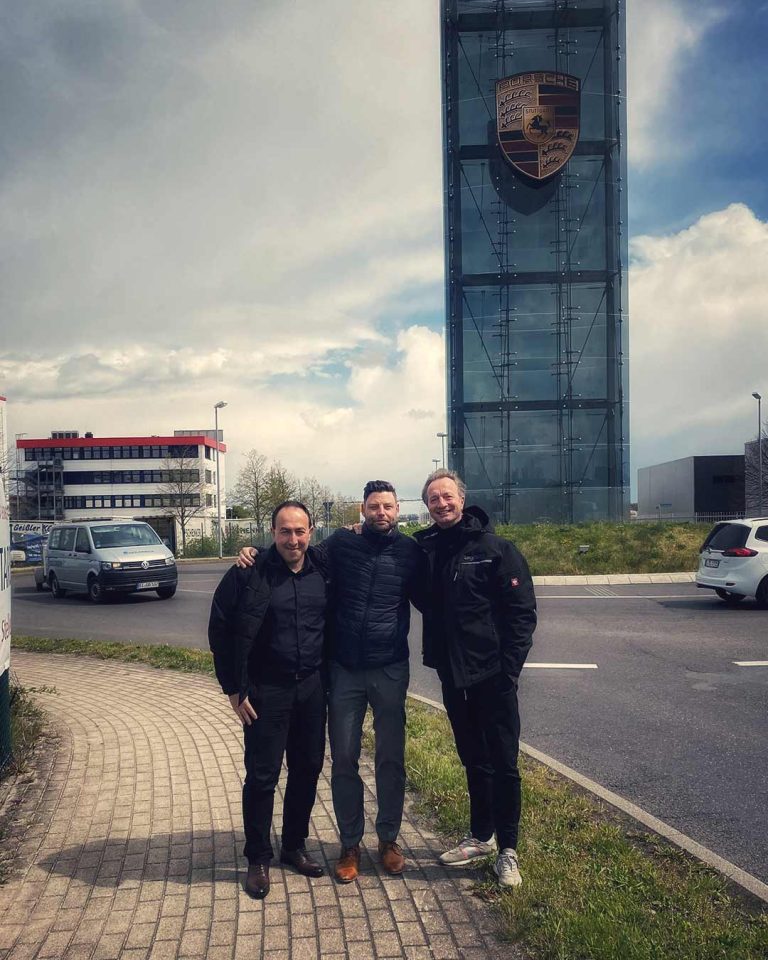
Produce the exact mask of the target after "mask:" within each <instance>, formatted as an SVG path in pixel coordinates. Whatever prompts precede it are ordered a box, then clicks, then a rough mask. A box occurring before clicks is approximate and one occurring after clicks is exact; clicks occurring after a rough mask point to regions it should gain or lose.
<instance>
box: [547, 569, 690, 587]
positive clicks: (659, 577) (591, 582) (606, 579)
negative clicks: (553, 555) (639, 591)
mask: <svg viewBox="0 0 768 960" xmlns="http://www.w3.org/2000/svg"><path fill="white" fill-rule="evenodd" d="M695 579H696V574H695V573H688V572H685V573H604V574H586V575H569V576H565V575H563V576H560V575H551V576H546V577H534V578H533V583H534V585H535V586H537V587H568V586H599V585H603V586H617V585H618V584H636V583H693V582H694V580H695Z"/></svg>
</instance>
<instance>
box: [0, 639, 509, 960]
mask: <svg viewBox="0 0 768 960" xmlns="http://www.w3.org/2000/svg"><path fill="white" fill-rule="evenodd" d="M13 667H14V670H15V672H17V673H18V675H19V677H20V679H21V681H22V682H23V684H24V685H25V686H28V687H37V688H40V687H45V686H48V687H50V686H55V688H56V689H55V692H45V691H39V692H38V693H36V694H35V696H36V698H38V699H39V701H40V702H41V704H42V705H43V706H44V708H45V709H46V711H47V713H48V715H49V717H50V718H51V721H52V724H51V725H52V727H53V729H54V730H55V731H56V733H57V734H58V738H59V741H58V744H57V746H56V748H55V749H53V748H51V749H48V750H47V751H45V757H44V762H43V763H42V769H41V773H40V775H39V776H38V777H37V778H36V780H34V781H33V782H32V783H30V784H20V785H19V787H18V788H17V791H21V793H22V794H23V795H22V796H20V797H19V796H17V798H16V804H17V806H16V808H15V810H14V818H13V822H12V826H11V828H10V832H9V834H8V835H7V836H6V837H5V839H4V846H5V848H6V856H7V855H8V854H10V855H11V856H12V857H13V859H12V861H11V866H12V870H13V873H12V877H11V880H10V882H9V883H8V884H7V885H6V886H4V887H0V960H6V958H7V960H27V958H30V960H31V958H46V957H49V958H66V960H111V958H126V960H127V958H131V960H145V958H151V960H169V958H174V960H175V958H203V957H207V958H210V960H225V958H240V957H243V958H246V957H247V958H248V960H258V958H262V957H264V958H267V957H268V958H269V960H311V958H316V957H317V958H319V957H322V958H323V960H342V958H351V960H367V958H378V957H392V958H395V957H405V958H408V960H422V958H425V960H426V958H429V960H452V958H462V960H463V958H466V960H481V958H482V960H485V958H502V957H506V958H510V957H517V956H519V954H518V952H517V951H516V949H515V948H513V947H511V946H509V945H505V944H501V943H499V942H498V941H497V939H496V937H495V934H494V930H495V925H494V922H493V919H492V918H491V917H490V915H489V913H488V909H487V907H485V906H484V905H483V904H482V903H480V902H479V901H478V900H477V899H476V898H474V897H472V896H469V895H468V892H469V889H470V887H471V885H472V874H471V872H469V871H459V873H458V874H457V873H455V872H450V873H449V872H448V871H447V870H445V869H443V868H442V867H440V866H439V864H436V863H435V857H436V854H437V852H439V850H440V843H439V842H438V841H437V839H436V838H435V837H434V835H432V834H431V833H430V832H429V831H428V830H426V829H425V828H424V826H423V825H422V824H421V823H419V822H418V820H417V819H416V818H414V817H413V816H412V815H411V814H410V812H409V811H408V810H407V811H406V819H405V821H404V824H403V830H402V834H401V840H402V843H403V848H404V852H405V853H406V856H407V857H408V858H409V869H408V870H407V872H406V874H405V875H404V877H401V878H395V877H389V876H387V875H386V874H382V873H381V872H380V871H379V868H378V864H377V863H376V862H375V860H372V859H371V857H370V856H369V855H368V854H367V853H365V854H364V857H363V869H364V874H363V875H362V877H361V880H360V882H359V883H358V884H350V885H349V886H339V885H338V884H336V883H334V882H333V881H332V880H331V879H330V877H328V876H326V877H323V878H321V879H319V880H312V881H310V880H308V879H306V878H304V877H301V876H299V875H298V874H296V873H293V872H290V871H289V868H286V870H285V871H283V869H282V868H280V867H279V866H273V868H272V872H271V876H272V890H271V892H270V895H269V897H268V899H267V900H265V901H262V902H257V901H253V900H251V899H250V898H248V897H247V896H246V895H245V894H244V893H243V892H242V881H243V871H244V867H245V864H244V862H243V860H242V858H241V857H240V855H239V854H240V851H241V850H242V843H243V839H242V825H241V814H240V784H241V780H240V777H241V767H242V759H241V734H240V731H239V726H238V724H237V721H236V719H235V717H234V716H233V715H232V714H231V712H230V711H229V708H228V705H227V703H226V700H225V698H224V697H223V696H222V694H221V693H220V692H219V689H218V687H217V686H216V684H215V683H214V682H213V681H212V680H211V679H208V678H205V677H195V676H190V675H188V674H182V673H174V672H171V671H159V670H153V669H151V668H149V667H143V666H133V665H127V664H121V663H117V662H111V661H96V660H90V659H87V658H74V657H72V658H70V657H59V656H47V655H41V654H22V653H19V654H16V655H15V657H14V663H13ZM363 773H364V777H365V780H366V802H367V805H368V810H369V812H370V810H372V809H373V804H372V802H371V801H372V794H371V784H372V783H373V771H372V769H371V768H370V766H369V765H366V766H365V768H364V770H363ZM281 788H282V784H281ZM281 806H282V801H281V799H279V800H278V801H277V802H276V808H277V809H276V813H277V812H278V811H279V809H280V808H281ZM312 829H313V831H314V832H313V835H312V836H310V838H309V841H308V844H307V845H308V848H309V849H310V850H311V851H314V852H315V853H319V854H320V857H321V859H324V860H325V861H326V863H327V864H329V865H330V864H332V862H333V860H334V858H335V856H336V855H337V852H338V840H337V834H336V830H335V827H334V822H333V816H332V808H331V801H330V784H329V781H328V766H327V765H326V769H325V770H324V773H323V777H322V778H321V781H320V789H319V796H318V802H317V805H316V807H315V813H314V816H313V824H312ZM366 842H367V843H368V845H369V847H370V848H372V849H374V850H375V832H374V830H373V826H372V823H371V822H370V820H369V822H368V826H367V831H366Z"/></svg>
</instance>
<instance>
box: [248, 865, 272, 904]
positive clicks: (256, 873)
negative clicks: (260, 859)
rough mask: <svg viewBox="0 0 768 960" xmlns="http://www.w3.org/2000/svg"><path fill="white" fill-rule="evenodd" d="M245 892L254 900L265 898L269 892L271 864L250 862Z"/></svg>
mask: <svg viewBox="0 0 768 960" xmlns="http://www.w3.org/2000/svg"><path fill="white" fill-rule="evenodd" d="M245 892H246V893H247V894H248V896H249V897H253V899H254V900H263V899H264V897H266V895H267V894H268V893H269V864H268V863H249V864H248V875H247V876H246V878H245Z"/></svg>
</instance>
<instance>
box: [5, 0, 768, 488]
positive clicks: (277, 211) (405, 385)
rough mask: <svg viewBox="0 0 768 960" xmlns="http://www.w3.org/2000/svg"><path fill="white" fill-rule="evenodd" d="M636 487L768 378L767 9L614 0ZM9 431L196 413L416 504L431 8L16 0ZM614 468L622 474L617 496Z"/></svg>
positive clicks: (432, 422)
mask: <svg viewBox="0 0 768 960" xmlns="http://www.w3.org/2000/svg"><path fill="white" fill-rule="evenodd" d="M628 7H629V18H630V19H629V37H628V65H629V74H630V82H629V90H628V97H629V108H630V124H629V139H628V146H629V149H628V156H629V162H630V174H629V203H630V236H631V258H630V259H631V268H630V276H629V285H630V286H629V289H630V364H631V384H630V390H631V438H632V475H633V479H634V477H635V476H636V471H637V468H638V467H641V466H646V465H648V464H650V463H654V462H658V461H661V460H666V459H672V458H674V457H677V456H686V455H689V454H692V453H730V452H738V451H739V450H740V449H741V448H742V444H743V442H744V441H745V440H747V439H750V438H751V437H752V436H754V432H755V424H754V420H755V411H754V409H753V407H754V401H753V400H752V399H751V396H750V394H751V392H752V390H761V391H762V390H763V389H764V390H765V391H766V392H767V393H768V382H766V374H765V356H766V354H767V353H768V333H767V332H766V331H767V330H768V324H766V323H765V321H764V304H765V303H766V302H768V278H766V270H765V264H766V262H768V259H767V258H768V225H767V224H766V221H767V220H768V193H767V189H766V182H765V167H766V162H765V159H764V158H765V144H766V136H767V134H766V124H765V122H764V113H765V110H764V106H763V101H764V99H765V96H764V94H765V85H766V84H765V75H766V69H765V67H764V66H763V63H762V61H763V59H764V57H763V51H762V50H761V43H762V41H763V39H764V38H765V36H766V35H767V33H768V30H767V28H768V5H767V4H765V3H760V2H759V0H758V2H753V3H747V2H746V0H728V2H725V0H698V2H694V0H628ZM0 16H2V28H3V29H2V30H0V81H2V90H3V91H4V97H3V100H2V102H0V112H1V113H0V119H1V120H2V124H3V131H4V136H3V140H2V144H0V151H2V164H0V227H1V229H0V290H1V291H2V293H1V294H0V296H1V297H2V312H1V313H0V324H2V340H1V341H0V393H4V394H6V395H7V396H8V397H9V409H8V416H9V432H10V433H16V432H25V433H27V434H28V435H29V436H45V435H47V434H48V433H49V432H50V430H51V429H68V428H75V429H80V430H81V431H85V430H91V431H93V432H94V433H96V434H97V435H99V434H101V435H107V434H111V435H114V434H116V433H124V434H131V433H135V434H144V433H158V434H159V433H165V432H169V431H171V430H172V429H173V428H174V427H181V428H202V427H210V426H211V424H212V420H213V404H214V403H215V402H216V401H217V400H220V399H225V400H226V401H227V402H228V406H227V408H226V409H225V410H224V411H223V412H222V417H221V425H222V426H223V427H224V429H225V433H226V437H227V440H228V442H229V444H230V449H231V453H232V456H231V458H230V463H229V477H230V479H233V478H234V476H235V474H236V472H237V468H238V461H240V457H241V455H242V454H243V453H245V452H247V451H248V450H249V449H250V448H252V447H256V448H258V449H259V450H260V451H261V452H263V453H265V454H266V455H267V456H268V457H270V458H274V459H280V460H281V461H282V462H283V463H284V464H285V466H287V467H288V468H289V469H291V470H292V471H293V472H295V473H297V474H299V475H307V474H315V475H317V477H318V478H319V479H320V480H322V481H323V482H326V483H327V484H328V485H330V486H331V487H332V488H333V489H334V490H338V491H341V492H350V493H354V492H355V491H357V490H358V489H359V488H361V487H362V484H363V483H364V482H365V480H367V479H369V477H370V476H373V475H386V476H389V477H391V478H392V479H394V480H396V481H397V483H398V486H399V487H400V489H401V492H402V493H403V494H404V495H405V496H414V495H416V494H417V492H418V490H419V489H420V486H421V482H422V479H423V476H424V474H425V473H426V472H427V471H428V470H429V469H430V468H431V466H432V458H433V457H435V456H439V454H440V441H439V440H438V439H437V438H436V437H435V434H436V433H437V432H438V431H440V430H442V429H443V427H444V417H445V413H444V407H445V388H444V346H443V342H442V309H443V246H442V210H441V190H442V184H441V176H442V171H441V138H440V80H439V36H438V4H437V2H436V0H423V2H422V0H391V2H389V3H387V4H360V3H357V4H353V3H352V2H351V0H326V2H324V3H323V4H317V3H316V2H314V0H260V2H259V3H256V4H254V3H253V2H252V0H219V2H217V3H216V4H211V3H210V2H209V0H185V3H184V4H178V3H177V2H175V0H68V2H67V4H64V5H63V4H61V3H60V2H58V0H36V2H35V3H34V4H30V3H29V2H28V0H7V2H6V4H5V5H4V8H3V13H2V14H1V15H0ZM633 486H634V484H633Z"/></svg>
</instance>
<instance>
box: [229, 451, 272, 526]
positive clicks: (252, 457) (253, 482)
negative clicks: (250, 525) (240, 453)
mask: <svg viewBox="0 0 768 960" xmlns="http://www.w3.org/2000/svg"><path fill="white" fill-rule="evenodd" d="M268 469H269V468H268V466H267V458H266V457H265V456H264V455H263V454H261V453H259V451H258V450H249V451H248V453H246V454H245V466H244V467H243V468H242V469H241V470H240V472H239V473H238V475H237V481H236V482H235V486H234V488H233V490H232V499H233V500H234V501H235V503H238V504H240V506H241V507H245V509H246V511H247V514H248V516H249V517H253V519H254V520H255V521H256V526H257V527H258V528H259V530H262V529H263V528H264V527H265V526H266V522H267V518H268V517H269V514H270V508H269V506H268V503H267V472H268Z"/></svg>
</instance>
